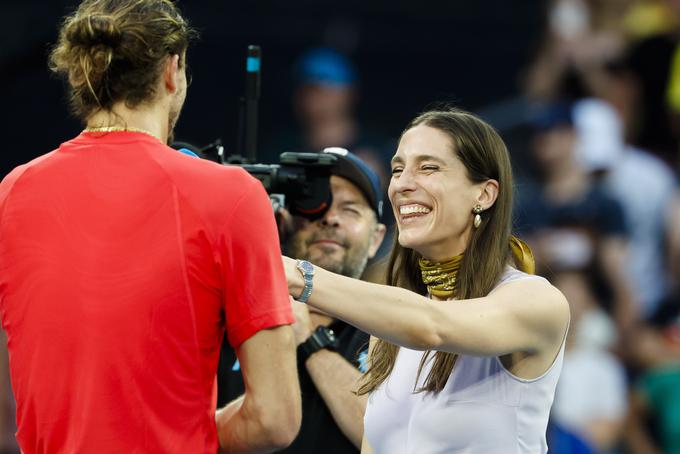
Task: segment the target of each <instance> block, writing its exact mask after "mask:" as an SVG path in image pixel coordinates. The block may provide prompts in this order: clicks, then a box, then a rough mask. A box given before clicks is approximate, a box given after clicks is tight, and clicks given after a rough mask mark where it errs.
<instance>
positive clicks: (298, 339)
mask: <svg viewBox="0 0 680 454" xmlns="http://www.w3.org/2000/svg"><path fill="white" fill-rule="evenodd" d="M290 304H291V307H292V309H293V314H294V315H295V323H294V324H293V325H292V326H293V331H294V332H295V344H296V345H300V344H301V343H303V342H304V341H306V340H307V339H308V338H309V336H311V335H312V322H311V320H310V319H309V308H308V307H307V305H306V304H304V303H300V302H298V301H295V300H294V299H293V297H291V298H290Z"/></svg>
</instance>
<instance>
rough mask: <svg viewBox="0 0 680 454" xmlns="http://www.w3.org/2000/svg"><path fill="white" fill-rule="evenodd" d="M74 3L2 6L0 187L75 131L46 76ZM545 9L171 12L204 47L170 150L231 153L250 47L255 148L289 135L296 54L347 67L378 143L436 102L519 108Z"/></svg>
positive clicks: (501, 3) (491, 2) (529, 5)
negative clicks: (330, 54) (258, 86)
mask: <svg viewBox="0 0 680 454" xmlns="http://www.w3.org/2000/svg"><path fill="white" fill-rule="evenodd" d="M77 3H78V2H75V1H50V2H44V1H37V0H27V1H23V2H17V1H11V2H8V1H4V2H3V3H2V5H1V6H0V17H1V18H2V22H3V27H1V28H0V38H1V40H0V42H1V43H2V45H1V47H0V86H1V87H2V91H1V93H2V95H1V98H0V100H1V101H2V106H3V109H2V112H3V113H2V116H3V119H2V122H1V124H2V137H3V142H2V143H3V144H4V147H3V148H4V149H3V151H2V160H1V162H2V167H1V168H0V172H1V173H2V175H3V176H4V175H5V174H6V173H7V172H9V171H10V170H11V169H12V168H13V167H15V166H16V165H18V164H21V163H23V162H26V161H27V160H29V159H31V158H33V157H35V156H38V155H40V154H43V153H46V152H48V151H50V150H52V149H54V148H56V147H57V146H58V145H59V143H60V142H62V141H64V140H67V139H69V138H71V137H73V136H75V135H77V134H78V132H79V131H80V129H81V127H82V126H81V125H80V123H79V122H78V121H77V120H76V119H75V118H74V117H72V116H71V115H70V114H69V112H68V109H67V105H66V95H65V90H64V86H63V83H62V82H61V81H60V80H59V79H57V78H55V77H54V76H52V75H50V73H49V71H48V69H47V54H48V51H49V47H50V45H51V44H53V43H54V42H55V40H56V35H57V29H58V24H59V22H60V19H61V18H62V17H63V16H64V15H65V14H67V13H68V12H70V11H71V10H72V9H73V8H74V7H75V5H77ZM544 3H545V2H544V1H539V0H517V1H507V0H484V1H469V0H452V1H448V2H424V1H371V2H368V1H363V2H361V1H356V0H350V1H343V2H335V1H311V0H298V1H283V0H270V1H224V0H222V1H197V0H194V1H183V2H179V5H180V7H181V9H182V11H183V13H184V14H185V16H187V17H188V18H189V20H190V22H191V23H192V25H193V26H194V27H196V28H198V29H199V31H200V33H201V38H200V40H199V41H198V42H197V43H195V45H194V46H193V48H191V49H190V52H189V57H188V58H189V65H190V67H191V70H192V74H193V84H192V85H191V87H190V88H189V93H188V96H187V101H186V104H185V108H184V110H183V113H182V117H181V119H180V122H179V124H178V126H177V129H176V138H177V139H181V140H187V141H190V142H192V143H195V144H197V145H204V144H207V143H209V142H211V141H213V140H214V139H216V138H221V139H222V140H223V142H224V143H225V145H226V147H227V151H233V149H234V146H235V143H236V129H237V128H236V125H237V115H238V99H239V96H240V95H241V93H242V92H243V87H244V68H245V52H246V47H247V45H248V44H259V45H260V46H261V47H262V50H263V63H262V68H263V74H262V98H261V101H260V142H261V143H267V142H268V139H270V138H271V137H275V136H276V134H275V133H276V132H277V131H281V130H282V129H286V128H293V127H295V121H294V118H293V116H292V109H291V102H290V97H291V93H292V89H293V77H292V66H293V64H294V62H295V60H296V58H297V57H298V56H299V55H300V54H301V53H302V52H303V51H304V50H306V49H309V48H310V47H314V46H318V45H323V44H326V45H331V46H334V47H336V48H338V49H340V50H342V51H343V52H345V53H346V54H347V55H349V56H350V58H351V59H352V60H353V61H354V63H355V64H356V66H357V69H358V72H359V78H360V103H359V109H358V115H359V117H360V118H361V120H362V124H364V125H368V126H369V127H370V128H372V129H375V130H379V131H381V132H382V133H383V134H385V135H388V136H391V137H394V136H396V135H398V133H399V132H400V131H401V129H402V128H403V126H404V125H405V124H406V122H407V121H408V120H409V119H410V118H412V117H413V116H414V115H415V114H416V113H417V112H418V111H420V110H421V109H423V108H424V107H425V106H427V104H429V103H431V102H434V101H450V102H454V103H455V104H456V105H458V106H461V107H464V108H466V109H470V110H473V111H477V112H480V111H481V112H491V111H498V109H493V107H499V106H500V107H502V106H503V105H505V104H504V102H503V101H507V100H512V99H514V98H513V97H514V96H516V93H517V92H518V80H519V75H520V73H521V70H522V69H523V68H524V67H525V66H526V64H527V63H528V61H529V60H530V58H531V56H532V55H533V53H534V52H535V50H536V47H537V43H538V40H539V39H540V36H541V34H542V30H543V27H542V23H543V15H544V8H545V5H544ZM489 108H491V110H489ZM501 112H502V109H501ZM489 120H490V121H491V122H492V123H493V122H494V121H493V119H492V118H489ZM505 120H508V119H505ZM498 121H500V122H502V121H504V120H503V118H500V119H498ZM497 126H498V125H497ZM269 142H271V141H270V140H269ZM282 151H284V150H282Z"/></svg>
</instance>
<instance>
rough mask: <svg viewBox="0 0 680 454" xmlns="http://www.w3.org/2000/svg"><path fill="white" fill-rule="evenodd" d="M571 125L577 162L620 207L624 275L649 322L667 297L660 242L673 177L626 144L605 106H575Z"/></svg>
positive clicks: (664, 234)
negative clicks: (625, 232)
mask: <svg viewBox="0 0 680 454" xmlns="http://www.w3.org/2000/svg"><path fill="white" fill-rule="evenodd" d="M574 122H575V127H576V132H577V138H578V143H577V158H578V159H579V160H580V161H581V163H582V164H583V165H584V166H585V167H586V168H587V169H588V170H589V171H591V172H595V173H598V174H600V175H601V181H602V183H603V185H604V187H605V189H606V190H607V192H609V193H610V194H611V195H613V196H614V197H615V198H616V199H617V200H618V201H619V202H620V203H621V205H622V207H623V211H624V215H625V220H626V225H627V226H628V228H629V232H630V242H629V249H628V257H627V258H626V260H625V265H626V271H627V275H628V278H629V279H630V282H631V284H632V287H633V291H634V292H635V301H636V302H637V303H639V307H638V308H637V312H638V314H640V315H641V316H642V317H644V318H649V317H651V316H652V314H654V312H655V311H656V310H657V309H658V307H659V305H660V303H661V302H662V301H663V300H664V299H665V298H667V296H668V294H669V287H670V285H669V282H668V276H667V273H666V269H665V265H666V263H665V258H666V257H667V254H666V253H665V248H666V244H665V241H664V240H665V238H666V237H667V232H666V225H667V218H668V216H669V213H670V210H671V206H672V205H671V202H672V201H673V199H674V194H675V193H676V181H675V176H674V175H673V172H672V171H671V169H670V168H669V167H668V166H667V165H666V164H665V163H664V162H663V161H661V160H660V159H658V158H657V157H655V156H653V155H651V154H649V153H647V152H645V151H643V150H640V149H638V148H636V147H632V146H630V145H627V144H626V143H625V142H624V137H623V126H622V124H621V120H620V118H619V117H618V115H617V113H616V112H615V111H614V109H613V108H612V107H611V106H610V105H608V104H607V103H605V102H604V101H601V100H597V99H586V100H582V101H579V102H577V103H576V104H575V106H574ZM633 182H634V184H632V183H633Z"/></svg>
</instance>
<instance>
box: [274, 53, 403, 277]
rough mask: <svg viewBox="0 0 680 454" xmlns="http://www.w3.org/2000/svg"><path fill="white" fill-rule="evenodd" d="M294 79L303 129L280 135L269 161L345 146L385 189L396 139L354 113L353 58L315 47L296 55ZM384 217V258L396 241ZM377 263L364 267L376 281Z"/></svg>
mask: <svg viewBox="0 0 680 454" xmlns="http://www.w3.org/2000/svg"><path fill="white" fill-rule="evenodd" d="M294 78H295V82H296V85H297V86H296V88H295V91H294V93H293V99H292V102H293V111H294V114H295V118H296V119H297V122H298V125H299V130H297V131H290V130H287V131H285V133H282V134H280V135H279V136H278V137H277V138H276V140H275V141H273V143H272V144H271V145H270V146H268V147H267V149H266V153H267V155H266V156H267V159H268V160H269V161H271V162H275V161H277V160H278V155H279V154H280V153H281V152H283V151H307V152H320V151H321V150H323V149H324V148H327V147H340V148H345V149H347V150H349V151H351V152H352V153H354V154H356V155H357V156H358V157H359V158H360V159H361V160H362V161H364V162H365V163H366V164H368V166H369V167H371V168H372V169H373V170H374V171H375V173H376V174H377V175H378V177H379V178H380V184H381V186H382V189H383V192H385V191H386V190H387V184H388V182H389V178H390V172H389V169H390V160H391V159H392V155H393V154H394V150H395V149H396V142H395V141H394V140H393V139H391V138H388V137H386V136H384V135H382V134H381V133H380V132H376V131H374V130H372V128H371V127H367V126H366V125H364V124H362V122H361V121H360V120H359V117H358V115H357V112H356V108H357V105H358V101H359V77H358V73H357V70H356V68H355V67H354V65H353V64H352V62H351V61H350V60H349V59H348V58H347V57H346V56H345V55H343V54H341V53H340V52H338V51H336V50H334V49H331V48H329V47H319V48H314V49H311V50H308V51H307V52H305V53H303V54H302V56H301V57H300V58H299V59H298V61H297V62H296V64H295V66H294ZM383 195H384V196H386V194H383ZM382 221H383V223H384V224H385V225H386V226H387V227H388V233H387V237H386V241H384V242H383V244H382V246H381V247H380V249H379V250H378V253H377V254H376V258H380V257H383V256H384V255H385V254H386V252H387V251H388V250H389V247H390V244H391V242H392V241H391V238H392V235H393V232H392V228H391V226H392V225H393V224H394V218H393V215H392V210H385V212H384V215H383V220H382ZM376 262H377V260H376V261H371V263H370V264H369V266H368V269H367V270H366V274H367V275H371V276H373V277H371V278H370V279H372V280H376V279H379V278H380V277H379V275H381V274H382V268H380V267H376Z"/></svg>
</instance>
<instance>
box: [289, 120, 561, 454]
mask: <svg viewBox="0 0 680 454" xmlns="http://www.w3.org/2000/svg"><path fill="white" fill-rule="evenodd" d="M512 191H513V183H512V171H511V166H510V159H509V156H508V152H507V149H506V147H505V144H504V143H503V141H502V140H501V138H500V137H499V136H498V134H497V133H496V131H495V130H494V129H493V128H492V127H491V126H489V125H487V124H486V123H484V122H483V121H481V120H480V119H478V118H476V117H475V116H473V115H471V114H469V113H467V112H463V111H459V110H455V109H450V110H436V111H430V112H426V113H424V114H421V115H420V116H418V117H417V118H415V119H414V120H413V121H412V122H411V123H410V124H409V125H408V126H407V127H406V129H405V130H404V133H403V134H402V136H401V139H400V141H399V146H398V149H397V151H396V154H395V155H394V158H393V159H392V179H391V181H390V187H389V190H388V193H389V198H390V201H391V203H392V209H393V211H394V215H395V218H396V220H397V227H398V229H399V234H398V236H397V237H396V239H395V243H394V246H393V250H392V254H391V256H390V261H389V264H388V270H387V282H388V284H390V286H383V285H377V284H369V283H365V282H358V281H352V280H349V279H346V278H343V277H341V276H338V275H335V274H333V273H329V272H327V271H325V270H323V269H316V270H315V271H316V274H315V276H314V284H313V292H312V294H311V297H310V298H309V300H308V304H310V305H312V306H315V307H317V308H319V309H321V310H323V311H324V312H326V313H329V314H332V315H333V316H335V317H337V318H341V319H344V320H346V321H347V322H349V323H351V324H354V325H356V326H357V327H359V328H360V329H362V330H364V331H367V332H369V333H371V334H372V335H374V336H376V337H377V338H379V339H373V340H372V343H371V344H372V347H371V352H370V360H369V370H368V372H367V374H366V375H365V377H364V380H363V382H362V385H361V387H360V389H359V393H360V394H365V393H370V394H371V398H370V399H369V403H368V407H367V410H366V415H365V418H364V421H365V432H364V433H365V439H364V449H365V450H364V452H373V451H375V452H378V453H390V454H393V453H397V454H399V453H404V454H406V453H408V454H411V453H422V452H428V453H429V452H458V450H461V451H465V452H467V453H473V454H476V453H485V454H487V453H506V452H523V453H524V452H532V453H535V452H536V453H537V452H541V453H544V452H547V447H546V441H545V430H546V426H547V422H548V415H549V412H550V407H551V405H552V400H553V396H554V391H555V385H556V383H557V379H558V377H559V374H560V371H561V366H562V357H563V353H564V341H565V336H566V331H567V326H568V323H569V308H568V305H567V302H566V300H565V299H564V297H563V296H562V294H561V293H560V292H559V291H558V290H557V289H555V288H554V287H553V286H552V285H550V284H549V283H548V281H546V280H545V279H543V278H540V277H537V276H533V275H531V274H530V273H532V272H533V257H532V255H531V251H530V250H529V248H528V247H527V246H526V245H525V244H524V243H523V242H521V241H520V240H519V239H517V238H515V237H513V236H512V235H511V219H512ZM285 263H286V275H287V277H288V287H289V291H290V292H291V295H294V296H295V295H299V294H300V293H301V290H302V287H303V280H302V277H301V275H300V273H299V271H297V270H296V268H295V261H292V260H289V259H285ZM489 428H490V429H491V430H488V429H489Z"/></svg>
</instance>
